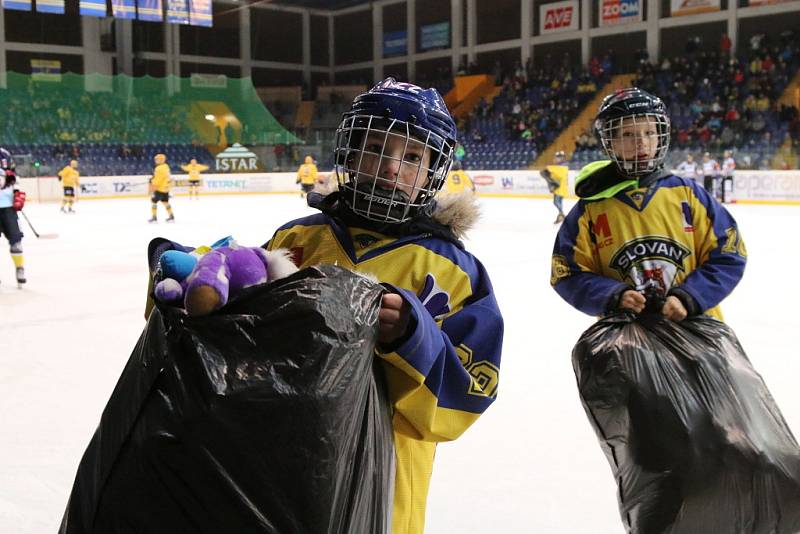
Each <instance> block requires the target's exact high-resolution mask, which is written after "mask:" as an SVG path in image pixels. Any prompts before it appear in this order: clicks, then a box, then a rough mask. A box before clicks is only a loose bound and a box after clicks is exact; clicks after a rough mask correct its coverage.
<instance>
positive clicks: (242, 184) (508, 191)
mask: <svg viewBox="0 0 800 534" xmlns="http://www.w3.org/2000/svg"><path fill="white" fill-rule="evenodd" d="M467 174H468V175H469V176H470V178H472V181H473V183H474V184H475V189H476V191H477V193H478V194H479V195H486V196H503V197H524V198H550V197H551V193H550V191H549V190H548V188H547V183H546V182H545V181H544V179H543V178H542V177H541V175H540V174H539V171H538V170H522V171H491V170H489V171H467ZM576 174H577V171H570V172H569V178H568V179H569V195H570V196H574V193H573V191H574V184H575V175H576ZM148 178H149V177H148V176H82V177H81V179H80V188H79V189H78V196H79V198H82V199H86V200H88V199H92V198H95V199H108V198H125V197H148V196H149V193H148V187H147V186H148V182H147V180H148ZM296 179H297V175H296V174H295V173H293V172H279V173H241V174H236V173H224V174H219V173H215V174H203V177H202V182H201V184H202V185H201V187H200V194H201V195H226V194H228V195H229V194H270V193H291V194H297V192H298V190H299V186H298V185H297V184H296V183H295V180H296ZM18 183H19V185H20V188H21V189H22V190H23V191H25V192H26V193H27V195H28V201H30V202H55V201H60V200H61V197H62V195H63V191H62V187H61V183H60V182H59V181H58V179H56V178H55V177H53V176H47V177H40V178H20V180H19V182H18ZM172 183H173V187H172V191H171V193H172V194H173V195H177V196H179V197H180V196H181V195H184V194H188V180H187V175H185V174H175V175H173V176H172ZM733 198H734V199H735V200H736V201H737V202H742V203H764V204H772V203H775V204H780V203H784V204H797V205H800V170H795V171H746V170H737V171H736V174H735V175H734V180H733Z"/></svg>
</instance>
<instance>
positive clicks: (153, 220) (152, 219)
mask: <svg viewBox="0 0 800 534" xmlns="http://www.w3.org/2000/svg"><path fill="white" fill-rule="evenodd" d="M147 222H149V223H150V224H152V223H157V222H158V219H156V218H155V217H150V218H149V219H147Z"/></svg>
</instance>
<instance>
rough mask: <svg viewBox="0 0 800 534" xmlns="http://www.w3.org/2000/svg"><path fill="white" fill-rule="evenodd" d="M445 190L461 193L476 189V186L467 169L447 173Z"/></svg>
mask: <svg viewBox="0 0 800 534" xmlns="http://www.w3.org/2000/svg"><path fill="white" fill-rule="evenodd" d="M444 190H445V192H447V193H461V192H462V191H474V190H475V186H474V185H473V183H472V179H471V178H470V177H469V175H468V174H467V173H466V172H465V171H463V170H461V171H451V172H450V174H448V175H447V182H445V186H444Z"/></svg>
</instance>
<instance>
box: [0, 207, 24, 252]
mask: <svg viewBox="0 0 800 534" xmlns="http://www.w3.org/2000/svg"><path fill="white" fill-rule="evenodd" d="M0 235H4V236H6V239H8V242H9V243H10V244H12V245H13V244H15V243H19V242H20V241H22V232H21V231H20V229H19V219H18V218H17V212H16V211H15V210H14V208H0Z"/></svg>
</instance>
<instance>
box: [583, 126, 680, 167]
mask: <svg viewBox="0 0 800 534" xmlns="http://www.w3.org/2000/svg"><path fill="white" fill-rule="evenodd" d="M598 122H600V124H597V125H596V126H597V133H598V137H599V138H600V142H601V144H602V145H603V149H604V150H605V152H606V154H608V157H609V158H611V159H612V160H613V161H614V163H616V165H617V167H618V168H619V169H620V171H622V172H623V173H624V174H626V175H628V176H642V175H645V174H649V173H651V172H653V171H654V170H656V169H658V168H659V167H661V165H662V164H663V162H664V158H666V157H667V150H668V149H669V141H670V120H669V117H668V116H667V115H664V114H660V113H644V114H639V115H625V116H622V117H615V118H612V119H606V120H604V121H600V120H598Z"/></svg>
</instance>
